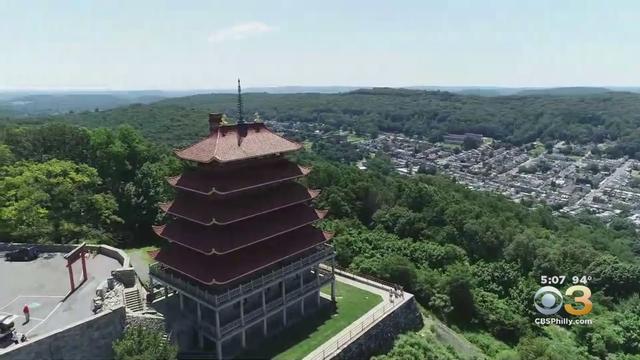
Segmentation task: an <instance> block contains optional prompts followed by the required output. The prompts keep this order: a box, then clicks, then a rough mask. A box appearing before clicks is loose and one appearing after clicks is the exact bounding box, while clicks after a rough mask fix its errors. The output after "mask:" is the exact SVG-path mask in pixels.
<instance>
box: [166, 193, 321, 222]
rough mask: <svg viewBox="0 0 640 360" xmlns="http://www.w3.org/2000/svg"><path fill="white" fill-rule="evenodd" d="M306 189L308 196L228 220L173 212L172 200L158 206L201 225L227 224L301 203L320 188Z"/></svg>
mask: <svg viewBox="0 0 640 360" xmlns="http://www.w3.org/2000/svg"><path fill="white" fill-rule="evenodd" d="M306 190H307V192H308V194H309V197H308V198H304V199H299V200H297V201H293V202H289V203H285V204H282V205H281V206H276V207H272V208H269V209H268V210H265V211H260V212H257V213H252V214H248V215H246V216H242V217H238V218H233V219H231V220H229V221H218V220H216V218H215V217H212V218H211V220H210V221H209V222H204V221H201V220H199V219H194V218H192V217H188V216H185V215H183V214H180V213H179V212H175V211H172V210H171V207H172V205H173V204H174V201H170V202H166V203H162V204H160V205H159V206H160V209H162V211H164V212H165V213H167V214H170V215H173V216H177V217H179V218H182V219H186V220H189V221H193V222H195V223H198V224H201V225H205V226H211V225H228V224H232V223H234V222H237V221H242V220H246V219H250V218H252V217H255V216H259V215H262V214H267V213H270V212H272V211H276V210H280V209H284V208H286V207H289V206H292V205H297V204H302V203H304V202H307V201H310V200H313V199H315V198H317V197H318V195H320V190H315V189H306Z"/></svg>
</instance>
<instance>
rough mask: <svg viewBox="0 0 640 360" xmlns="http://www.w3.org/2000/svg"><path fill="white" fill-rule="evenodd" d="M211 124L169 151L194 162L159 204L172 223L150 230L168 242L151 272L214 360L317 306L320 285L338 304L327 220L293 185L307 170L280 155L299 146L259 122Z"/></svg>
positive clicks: (307, 193) (213, 118)
mask: <svg viewBox="0 0 640 360" xmlns="http://www.w3.org/2000/svg"><path fill="white" fill-rule="evenodd" d="M209 128H210V134H209V136H208V137H207V138H205V139H203V140H201V141H199V142H197V143H195V144H193V145H191V146H189V147H187V148H185V149H182V150H178V151H176V155H177V156H178V157H179V158H180V159H183V160H185V161H189V162H192V163H195V164H196V165H197V166H195V167H194V168H192V169H190V170H186V171H185V172H184V173H182V174H181V175H179V176H176V177H173V178H170V179H169V183H170V184H171V185H172V186H173V187H174V188H175V189H176V191H177V195H176V197H175V199H174V200H173V201H171V202H169V203H166V204H162V205H161V208H162V210H164V211H165V212H166V213H167V214H168V215H169V216H170V217H171V218H172V220H171V221H170V222H169V223H168V224H166V225H162V226H156V227H154V231H155V232H156V234H157V235H158V236H160V237H162V238H164V239H166V240H168V242H169V243H168V245H167V246H165V247H163V248H162V249H161V250H160V251H159V252H158V253H157V254H156V255H155V260H156V261H157V263H155V264H153V265H151V266H150V269H149V270H150V271H149V272H150V278H151V281H152V282H154V283H159V284H161V285H163V286H164V287H165V294H168V290H171V291H175V292H176V293H177V294H178V296H179V300H180V310H181V314H180V316H182V317H185V318H187V319H192V320H191V323H192V324H193V330H192V331H193V332H192V334H194V335H195V338H194V340H193V341H194V342H196V341H197V346H198V347H199V348H205V349H206V348H215V352H216V354H217V358H218V359H221V358H227V357H230V356H233V355H235V354H237V352H238V351H241V350H242V349H244V348H246V347H247V341H248V338H249V341H251V343H252V344H255V343H256V342H257V341H258V340H260V339H261V338H264V337H266V336H267V334H272V333H274V332H277V331H279V330H281V329H283V328H286V327H287V326H288V324H290V322H291V321H290V320H291V319H294V318H301V317H304V316H305V314H309V313H310V312H311V311H312V310H313V309H315V308H317V307H319V305H320V288H321V287H322V286H323V285H325V284H331V294H332V300H334V301H335V290H334V289H335V283H334V281H335V280H334V274H333V261H334V251H333V249H332V247H330V246H329V245H327V241H329V240H330V237H331V235H330V234H328V233H324V232H322V231H321V230H319V229H317V228H315V227H314V226H313V223H314V222H316V221H317V220H320V219H322V218H323V217H324V216H325V214H326V212H324V211H318V210H315V209H313V208H312V207H311V206H310V202H311V201H312V200H313V199H314V198H315V197H316V196H318V194H319V191H318V190H310V189H307V188H306V187H304V186H303V185H302V184H300V183H298V182H296V181H295V180H296V179H299V178H302V177H304V176H306V175H307V174H308V173H309V171H310V169H308V168H304V167H301V166H298V165H296V164H294V163H292V162H290V161H289V160H287V159H286V158H285V157H284V156H283V155H284V154H287V153H290V152H293V151H296V150H299V149H300V148H301V147H302V146H301V145H300V144H298V143H295V142H292V141H289V140H287V139H285V138H282V137H280V136H279V135H276V134H275V133H273V132H271V131H270V130H269V129H268V128H267V127H266V126H265V125H264V124H263V123H242V122H241V123H239V124H236V125H223V124H222V114H210V115H209ZM322 262H329V263H331V264H332V267H331V271H327V270H324V269H321V268H320V266H319V265H320V263H322ZM192 336H193V335H192ZM196 338H197V340H196ZM252 340H253V341H252Z"/></svg>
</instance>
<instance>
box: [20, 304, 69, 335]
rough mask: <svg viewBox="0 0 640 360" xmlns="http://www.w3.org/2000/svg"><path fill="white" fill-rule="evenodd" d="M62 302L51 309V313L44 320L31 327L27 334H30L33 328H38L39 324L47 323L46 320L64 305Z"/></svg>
mask: <svg viewBox="0 0 640 360" xmlns="http://www.w3.org/2000/svg"><path fill="white" fill-rule="evenodd" d="M62 304H63V303H62V302H59V303H58V305H56V307H54V308H53V310H51V312H50V313H49V315H47V316H46V317H45V318H44V320H42V321H41V322H39V323H38V324H36V326H34V327H32V328H31V329H29V331H27V332H26V335H29V333H30V332H32V331H33V330H35V329H37V328H38V326H40V325H42V324H44V323H45V321H47V320H48V319H49V318H50V317H51V315H53V313H54V312H56V310H58V308H59V307H60V306H61V305H62Z"/></svg>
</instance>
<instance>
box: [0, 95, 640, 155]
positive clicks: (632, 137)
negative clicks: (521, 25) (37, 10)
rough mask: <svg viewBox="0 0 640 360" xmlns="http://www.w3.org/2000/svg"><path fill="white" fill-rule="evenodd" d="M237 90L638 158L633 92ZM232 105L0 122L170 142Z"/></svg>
mask: <svg viewBox="0 0 640 360" xmlns="http://www.w3.org/2000/svg"><path fill="white" fill-rule="evenodd" d="M244 97H245V101H244V103H245V104H246V108H245V110H246V113H247V114H254V113H259V114H260V116H261V117H262V118H264V119H268V120H274V121H281V122H293V123H297V122H299V123H301V124H303V125H307V126H315V127H323V128H328V129H338V128H340V129H345V130H353V131H355V132H356V133H357V134H368V135H375V134H376V133H378V132H379V131H391V132H400V133H404V134H406V135H409V136H413V135H417V136H421V137H425V138H428V139H431V140H438V139H440V138H441V136H442V135H443V134H445V133H448V132H456V133H459V132H477V133H482V134H484V135H485V136H490V137H493V138H496V139H499V140H504V141H507V142H511V143H513V144H522V143H526V142H531V141H534V140H536V139H539V140H542V141H553V140H566V141H570V142H575V143H586V142H598V143H599V142H603V141H606V140H616V141H618V142H619V144H618V146H616V147H612V148H611V150H610V151H611V152H612V155H615V156H619V155H623V154H626V155H630V156H636V157H640V94H635V93H624V92H610V93H595V94H585V95H572V96H546V95H538V96H498V97H482V96H472V95H459V94H453V93H449V92H439V91H418V90H402V89H384V88H380V89H372V90H357V91H353V92H349V93H344V94H265V93H248V94H245V95H244ZM236 108H237V105H236V96H235V95H232V94H217V95H214V94H209V95H195V96H189V97H183V98H174V99H167V100H164V101H160V102H157V103H153V104H149V105H143V104H136V105H131V106H126V107H121V108H117V109H112V110H107V111H99V112H82V113H76V114H65V115H60V116H54V117H42V118H27V119H19V120H16V119H13V120H12V119H7V120H5V121H4V122H7V121H11V122H16V121H17V122H21V123H24V122H29V123H33V122H35V123H42V122H48V121H50V120H61V121H67V122H71V123H73V124H78V125H82V126H86V127H89V128H94V127H116V126H118V125H122V124H127V125H130V126H132V127H134V128H135V129H137V130H138V131H140V132H141V133H142V134H143V135H144V136H145V137H147V138H148V139H151V140H152V141H155V142H160V143H165V144H169V145H172V146H178V145H184V144H187V143H188V142H190V141H192V140H193V139H194V138H197V137H199V136H204V135H205V134H206V131H207V124H206V122H203V121H202V118H203V116H202V115H203V114H205V113H207V112H210V111H219V112H225V113H227V114H229V115H230V116H232V117H233V116H234V114H235V112H236Z"/></svg>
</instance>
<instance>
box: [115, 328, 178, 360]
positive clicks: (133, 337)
mask: <svg viewBox="0 0 640 360" xmlns="http://www.w3.org/2000/svg"><path fill="white" fill-rule="evenodd" d="M113 352H114V353H115V356H114V358H115V360H174V359H177V356H178V348H177V347H176V346H175V345H172V344H171V343H169V342H168V341H167V340H165V339H163V337H162V333H160V332H158V331H154V330H150V329H146V328H144V327H142V326H134V327H129V328H127V330H126V331H125V332H124V335H123V337H122V338H121V339H119V340H116V341H115V342H114V343H113Z"/></svg>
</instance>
